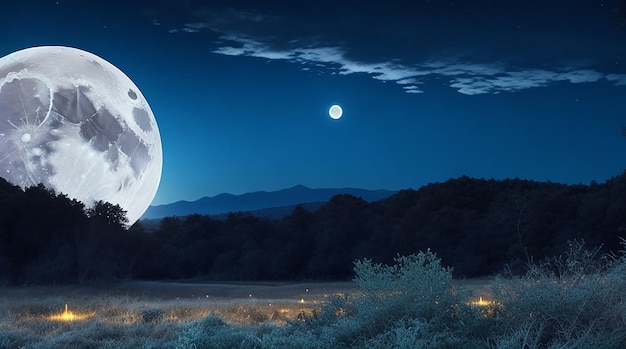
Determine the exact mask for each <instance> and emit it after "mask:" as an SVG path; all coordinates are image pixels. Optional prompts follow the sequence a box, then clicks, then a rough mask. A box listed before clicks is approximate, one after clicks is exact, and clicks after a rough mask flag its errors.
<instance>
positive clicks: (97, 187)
mask: <svg viewBox="0 0 626 349" xmlns="http://www.w3.org/2000/svg"><path fill="white" fill-rule="evenodd" d="M162 162H163V160H162V150H161V137H160V134H159V129H158V127H157V124H156V120H155V119H154V115H153V114H152V110H151V109H150V106H149V105H148V102H147V101H146V100H145V98H144V96H143V95H142V94H141V91H139V88H137V86H136V85H135V84H134V83H133V82H132V81H131V80H130V79H129V78H128V77H127V76H126V75H124V73H122V72H121V71H120V70H119V69H117V68H116V67H115V66H113V65H112V64H110V63H109V62H107V61H105V60H104V59H102V58H100V57H98V56H96V55H94V54H91V53H89V52H85V51H82V50H79V49H75V48H69V47H61V46H46V47H34V48H29V49H25V50H21V51H18V52H14V53H12V54H10V55H7V56H5V57H2V58H0V176H2V177H4V178H5V179H6V180H7V181H9V182H10V183H12V184H14V185H18V186H20V187H22V188H26V187H30V186H35V185H38V184H43V185H44V186H46V187H47V188H51V189H54V190H55V191H56V192H58V193H63V194H66V195H67V196H68V197H70V198H74V199H77V200H80V201H82V202H83V203H85V205H87V206H90V205H92V204H93V203H94V202H96V201H99V200H102V201H106V202H110V203H112V204H117V205H120V206H121V207H122V209H124V210H125V211H126V212H127V216H128V220H129V223H130V224H132V223H134V222H135V221H137V220H138V219H139V217H141V215H142V214H143V213H144V212H145V210H146V209H147V208H148V206H149V205H150V203H151V202H152V199H153V198H154V196H155V194H156V190H157V188H158V186H159V182H160V179H161V167H162Z"/></svg>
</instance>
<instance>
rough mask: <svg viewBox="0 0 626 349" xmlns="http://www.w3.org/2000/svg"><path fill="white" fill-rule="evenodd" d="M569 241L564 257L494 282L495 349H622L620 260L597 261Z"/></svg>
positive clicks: (625, 340) (625, 289)
mask: <svg viewBox="0 0 626 349" xmlns="http://www.w3.org/2000/svg"><path fill="white" fill-rule="evenodd" d="M597 252H598V249H591V250H587V249H585V248H584V242H582V241H573V242H570V243H569V249H568V251H567V252H566V254H565V255H564V256H559V257H556V258H552V259H549V260H547V261H545V262H543V263H541V264H535V265H531V266H530V268H529V271H528V273H527V274H526V275H525V276H523V277H519V278H513V279H508V280H505V279H501V278H499V279H497V280H496V284H495V287H494V292H495V297H496V298H497V299H498V300H499V301H500V302H501V303H502V307H501V308H499V309H500V312H499V313H498V314H497V318H498V321H499V328H498V329H497V333H500V338H497V339H496V340H494V343H495V346H496V347H498V348H530V349H532V348H544V347H547V348H562V347H567V348H591V347H594V348H624V347H626V335H624V334H623V333H624V331H626V322H625V321H624V320H625V319H624V305H623V303H624V301H626V276H625V274H624V271H625V269H626V267H625V263H626V261H625V260H624V258H623V257H622V258H620V259H617V260H616V261H613V262H611V261H608V260H607V259H606V258H597Z"/></svg>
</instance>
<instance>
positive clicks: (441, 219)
mask: <svg viewBox="0 0 626 349" xmlns="http://www.w3.org/2000/svg"><path fill="white" fill-rule="evenodd" d="M624 193H626V173H625V174H622V175H620V176H617V177H614V178H612V179H610V180H608V181H607V182H606V183H603V184H597V183H592V184H591V185H562V184H556V183H550V182H534V181H526V180H520V179H508V180H502V181H498V180H483V179H471V178H468V177H461V178H458V179H451V180H448V181H446V182H443V183H434V184H429V185H427V186H424V187H422V188H420V189H419V190H403V191H400V192H398V193H397V194H395V195H393V196H391V197H389V198H388V199H384V200H380V201H377V202H372V203H368V202H366V201H364V200H362V199H360V198H357V197H354V196H350V195H338V196H335V197H333V198H332V199H331V200H330V201H329V202H328V203H326V204H325V205H323V206H322V207H320V208H319V209H317V210H315V211H313V212H309V211H306V210H305V209H304V208H302V207H296V208H295V209H294V211H293V212H292V213H291V214H290V215H288V216H286V217H285V218H283V219H282V220H269V219H266V218H258V217H254V216H251V215H249V214H246V213H232V214H230V215H228V217H227V218H226V219H216V218H212V217H209V216H203V215H191V216H186V217H168V218H165V219H163V220H161V221H160V223H159V224H158V225H157V226H156V227H152V228H150V229H148V228H144V227H142V225H141V223H137V224H135V225H133V226H132V227H130V228H128V229H127V228H126V226H125V216H124V212H123V211H122V210H121V209H120V208H119V207H118V206H113V205H110V204H108V203H102V202H101V203H98V204H97V205H96V206H95V207H94V208H90V209H86V208H85V207H84V205H83V204H82V203H80V202H77V201H74V200H70V199H68V198H67V197H65V196H63V195H58V194H56V193H54V192H52V191H49V190H47V189H45V188H43V187H41V186H40V187H33V188H29V189H27V190H25V191H23V190H21V189H20V188H18V187H15V186H12V185H10V184H8V183H7V182H5V181H4V180H2V179H0V283H5V284H24V283H26V284H42V283H43V284H50V283H54V284H60V283H75V282H85V281H94V280H110V279H149V280H165V279H167V280H182V279H191V278H195V279H205V280H347V279H350V278H351V277H352V275H353V273H352V268H351V266H352V261H354V260H357V259H363V258H369V259H371V260H373V261H374V262H383V263H391V262H393V258H394V257H395V256H397V255H410V254H414V253H416V251H419V250H424V249H426V248H431V249H433V250H435V251H438V254H439V256H440V257H441V258H442V261H443V264H444V265H446V266H451V267H453V268H454V271H455V276H456V277H476V276H485V275H494V274H496V273H500V272H503V271H506V272H511V273H513V274H518V275H520V274H522V273H524V272H525V271H526V266H527V265H528V263H529V262H530V261H542V260H545V259H546V258H549V257H551V256H554V255H558V254H560V253H562V251H564V250H565V249H566V248H567V241H569V240H572V239H584V240H585V241H587V243H588V244H589V245H591V246H601V249H602V252H603V253H606V252H610V251H617V250H619V248H620V246H619V236H621V235H623V234H624V232H625V231H626V195H624Z"/></svg>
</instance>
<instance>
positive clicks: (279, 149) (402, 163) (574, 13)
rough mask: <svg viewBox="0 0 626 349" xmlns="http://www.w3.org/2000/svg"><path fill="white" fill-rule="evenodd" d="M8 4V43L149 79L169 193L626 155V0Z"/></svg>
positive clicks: (406, 183)
mask: <svg viewBox="0 0 626 349" xmlns="http://www.w3.org/2000/svg"><path fill="white" fill-rule="evenodd" d="M216 3H217V4H216ZM0 15H2V21H0V33H2V34H0V35H1V36H0V38H1V39H0V56H4V55H6V54H9V53H11V52H14V51H17V50H20V49H23V48H26V47H31V46H38V45H64V46H72V47H77V48H81V49H83V50H87V51H90V52H92V53H95V54H97V55H98V56H100V57H102V58H104V59H106V60H108V61H109V62H111V63H113V64H114V65H116V66H117V67H119V68H120V69H121V70H122V71H124V72H125V73H126V74H127V75H128V76H129V77H130V78H131V79H132V80H133V81H134V82H135V83H136V84H137V86H138V87H139V88H140V89H141V91H142V92H143V94H144V95H145V96H146V98H147V99H148V102H149V103H150V105H151V107H152V110H153V112H154V114H155V117H156V119H157V122H158V124H159V127H160V132H161V138H162V141H163V154H164V167H163V175H162V181H161V186H160V188H159V191H158V193H157V196H156V198H155V199H154V201H153V204H155V205H156V204H165V203H171V202H174V201H178V200H195V199H198V198H200V197H202V196H213V195H216V194H219V193H223V192H228V193H233V194H241V193H245V192H251V191H259V190H267V191H270V190H278V189H283V188H288V187H291V186H294V185H297V184H302V185H306V186H309V187H312V188H329V187H358V188H366V189H404V188H418V187H420V186H422V185H425V184H427V183H429V182H438V181H445V180H447V179H449V178H452V177H459V176H461V175H467V176H471V177H479V178H495V179H504V178H514V177H519V178H524V179H533V180H540V181H543V180H550V181H553V182H562V183H570V184H575V183H585V184H588V183H589V182H591V181H592V180H596V181H598V182H603V181H605V180H606V179H608V178H610V177H612V176H615V175H618V174H621V173H622V171H623V170H624V169H625V168H626V137H624V136H622V126H626V1H615V0H614V1H600V0H590V1H545V0H541V1H535V0H524V1H521V0H514V1H501V0H496V1H486V0H483V1H436V0H432V1H419V0H412V1H340V0H334V1H324V0H319V1H284V2H283V1H280V2H279V1H273V2H272V1H219V2H217V1H215V2H213V1H63V0H59V1H44V0H39V1H35V0H25V1H2V3H1V4H0ZM332 104H340V105H341V106H342V107H343V110H344V115H343V117H342V118H341V119H339V120H333V119H331V118H330V117H329V115H328V108H329V107H330V106H331V105H332Z"/></svg>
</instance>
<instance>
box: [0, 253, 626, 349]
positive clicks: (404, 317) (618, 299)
mask: <svg viewBox="0 0 626 349" xmlns="http://www.w3.org/2000/svg"><path fill="white" fill-rule="evenodd" d="M597 252H598V250H597V249H592V250H586V249H585V248H584V243H582V242H573V243H572V244H571V245H570V249H569V250H568V251H567V252H566V253H565V254H564V255H563V256H559V257H555V258H553V259H550V260H546V261H544V262H542V263H541V264H536V265H530V266H529V271H528V273H527V274H526V275H523V276H509V277H507V278H501V277H498V278H496V279H493V280H464V281H459V280H454V279H452V274H451V270H450V269H448V268H445V267H442V266H441V264H440V259H439V258H437V257H436V255H435V254H434V253H432V252H430V251H426V252H420V253H419V254H417V255H411V256H406V257H401V256H398V257H397V258H396V260H395V264H393V265H382V264H375V263H372V261H369V260H361V261H357V262H355V269H354V270H355V274H356V277H355V279H354V282H353V283H342V284H306V285H305V284H297V285H290V284H282V285H280V284H276V285H264V284H255V285H244V284H228V285H216V284H214V285H199V284H195V285H194V284H180V283H178V284H177V283H142V282H131V283H122V284H115V285H101V286H93V287H82V288H71V287H42V288H39V287H30V288H9V289H6V288H5V289H1V290H0V348H175V349H182V348H194V349H209V348H259V349H262V348H272V349H274V348H311V349H313V348H325V349H327V348H381V349H382V348H432V349H445V348H459V347H462V348H486V349H494V348H498V349H543V348H549V349H556V348H580V349H586V348H615V349H618V348H626V259H625V257H624V256H614V258H608V257H606V256H598V254H597ZM66 304H67V308H66ZM64 318H66V319H67V318H69V319H72V320H73V321H62V319H64Z"/></svg>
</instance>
